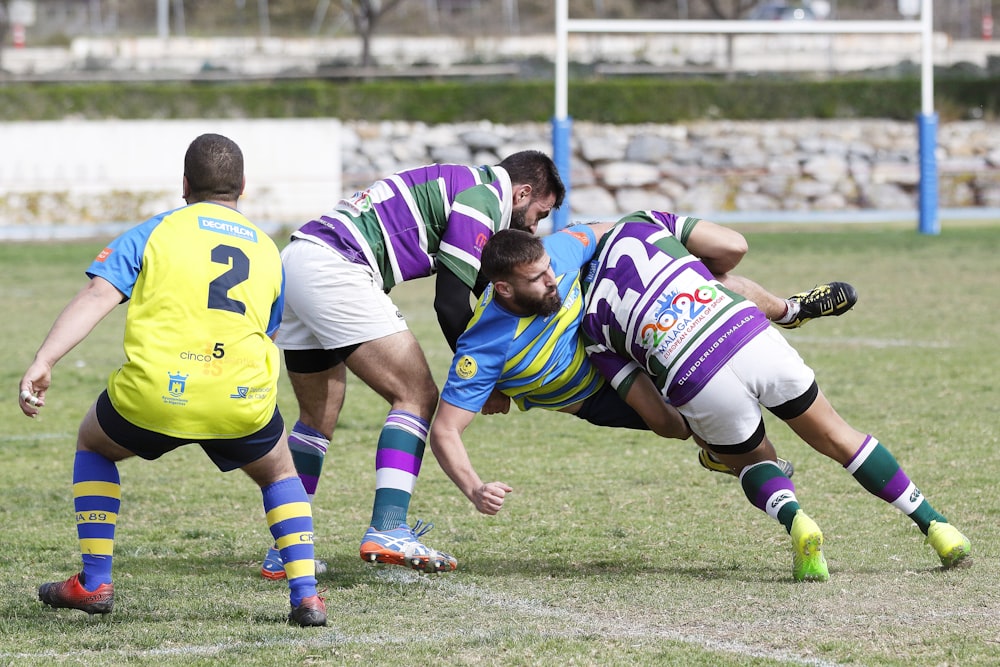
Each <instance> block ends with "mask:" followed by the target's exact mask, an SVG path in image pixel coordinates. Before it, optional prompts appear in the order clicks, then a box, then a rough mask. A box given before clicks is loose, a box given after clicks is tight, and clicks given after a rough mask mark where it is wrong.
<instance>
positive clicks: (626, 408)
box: [576, 382, 649, 431]
mask: <svg viewBox="0 0 1000 667" xmlns="http://www.w3.org/2000/svg"><path fill="white" fill-rule="evenodd" d="M576 416H577V417H579V418H580V419H585V420H586V421H588V422H590V423H591V424H594V425H595V426H610V427H612V428H634V429H637V430H640V431H648V430H649V425H647V424H646V422H644V421H643V420H642V417H640V416H639V413H638V412H636V411H635V410H633V409H632V406H631V405H629V404H628V403H626V402H625V399H623V398H622V397H621V396H619V395H618V392H617V391H615V390H614V388H612V386H611V385H610V384H608V383H607V382H605V383H604V384H602V385H601V388H600V389H598V390H597V393H595V394H591V395H590V396H589V397H588V398H586V399H585V400H584V401H583V405H581V406H580V409H579V410H578V411H577V413H576Z"/></svg>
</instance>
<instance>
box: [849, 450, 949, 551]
mask: <svg viewBox="0 0 1000 667" xmlns="http://www.w3.org/2000/svg"><path fill="white" fill-rule="evenodd" d="M844 468H846V469H847V472H849V473H851V474H852V475H854V479H856V480H857V481H858V484H860V485H861V486H863V487H864V488H865V490H866V491H868V493H871V494H872V495H874V496H878V497H879V498H881V499H882V500H884V501H885V502H887V503H889V504H890V505H892V506H893V507H895V508H896V509H898V510H899V511H900V512H902V513H903V514H905V515H907V516H908V517H910V519H912V520H913V523H915V524H917V527H918V528H920V530H921V532H923V534H924V535H926V534H927V529H928V528H930V525H931V521H939V522H941V523H948V520H947V519H945V518H944V517H943V516H942V515H941V514H940V513H939V512H938V511H937V510H935V509H934V508H933V507H931V504H930V503H929V502H927V499H926V498H924V496H923V494H922V493H920V489H918V488H917V487H916V485H915V484H914V483H913V482H912V481H911V480H910V478H909V476H908V475H907V474H906V473H905V472H904V471H903V469H902V468H901V467H900V465H899V463H898V462H897V461H896V457H894V456H893V455H892V453H891V452H890V451H889V450H888V449H886V448H885V447H884V446H883V445H882V443H880V442H879V441H878V440H876V439H875V437H874V436H871V435H869V436H867V437H866V438H865V441H864V442H863V443H861V446H860V447H859V448H858V451H856V452H855V453H854V456H852V457H851V460H850V461H848V462H847V465H845V466H844Z"/></svg>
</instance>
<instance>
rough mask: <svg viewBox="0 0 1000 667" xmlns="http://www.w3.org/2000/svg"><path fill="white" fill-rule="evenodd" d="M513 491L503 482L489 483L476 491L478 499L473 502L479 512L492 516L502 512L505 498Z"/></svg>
mask: <svg viewBox="0 0 1000 667" xmlns="http://www.w3.org/2000/svg"><path fill="white" fill-rule="evenodd" d="M513 490H514V489H512V488H511V487H509V486H507V485H506V484H504V483H503V482H489V483H488V484H483V485H482V486H481V487H479V488H478V489H477V490H476V497H475V499H474V500H473V501H472V502H473V504H474V505H475V506H476V509H477V510H479V511H480V512H482V513H483V514H489V515H491V516H492V515H494V514H496V513H497V512H499V511H500V509H501V508H502V507H503V501H504V497H506V495H507V494H508V493H510V492H511V491H513Z"/></svg>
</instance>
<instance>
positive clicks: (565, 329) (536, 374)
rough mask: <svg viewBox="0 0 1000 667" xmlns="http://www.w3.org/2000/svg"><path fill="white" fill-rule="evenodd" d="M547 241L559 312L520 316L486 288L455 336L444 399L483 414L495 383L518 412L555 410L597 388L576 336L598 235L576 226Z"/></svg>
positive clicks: (598, 383) (597, 381)
mask: <svg viewBox="0 0 1000 667" xmlns="http://www.w3.org/2000/svg"><path fill="white" fill-rule="evenodd" d="M543 243H544V245H545V250H546V252H547V253H548V255H549V257H550V258H551V260H552V270H553V272H554V273H555V275H556V280H557V282H558V284H559V287H558V289H559V295H560V296H561V297H562V307H561V308H560V309H559V312H557V313H556V314H554V315H551V316H549V317H544V318H543V317H538V316H533V315H529V316H520V315H515V314H514V313H511V312H510V311H508V310H507V309H505V308H504V307H503V306H501V305H500V304H499V303H497V302H496V301H495V300H494V298H493V288H492V285H491V286H490V287H489V288H487V290H486V292H484V293H483V296H482V297H481V298H480V300H479V303H478V304H477V305H476V309H475V313H474V314H473V316H472V320H471V321H470V322H469V326H468V328H467V329H466V330H465V332H464V333H463V334H462V336H461V337H460V338H459V339H458V346H457V348H456V350H455V356H454V358H453V360H452V364H451V368H450V369H449V371H448V380H447V382H446V383H445V385H444V388H443V389H442V391H441V398H442V399H443V400H445V401H447V402H448V403H450V404H452V405H454V406H456V407H460V408H462V409H465V410H469V411H471V412H478V411H479V410H480V409H481V408H482V406H483V404H484V403H485V402H486V399H487V398H488V397H489V395H490V392H491V391H492V390H493V387H494V386H496V387H497V388H498V389H499V390H500V391H502V392H503V393H504V394H506V395H508V396H510V397H511V399H512V400H513V401H514V402H515V403H516V404H517V406H518V407H519V408H520V409H521V410H528V409H530V408H534V407H540V408H546V409H549V410H558V409H559V408H562V407H565V406H567V405H570V404H572V403H576V402H577V401H581V400H583V399H585V398H587V397H588V396H590V395H591V394H593V393H594V392H596V391H597V390H598V388H600V386H601V384H602V383H603V380H602V379H601V376H600V375H599V374H598V373H597V372H596V370H595V369H594V367H593V366H591V364H590V362H589V361H588V360H587V354H586V352H585V350H584V346H583V343H582V341H581V340H580V336H579V335H578V329H579V326H580V321H581V318H582V316H583V309H584V303H583V295H582V293H581V290H580V267H581V266H583V265H584V264H586V263H587V262H589V261H590V259H591V258H592V257H593V255H594V251H595V249H596V246H597V243H596V240H595V237H594V233H593V231H591V230H590V229H589V228H587V227H586V226H580V227H571V228H569V229H566V230H563V231H561V232H557V233H555V234H551V235H550V236H548V237H546V238H545V239H543Z"/></svg>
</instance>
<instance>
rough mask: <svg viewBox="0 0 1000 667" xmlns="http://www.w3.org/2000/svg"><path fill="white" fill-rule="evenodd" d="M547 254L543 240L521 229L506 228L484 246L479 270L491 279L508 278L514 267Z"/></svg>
mask: <svg viewBox="0 0 1000 667" xmlns="http://www.w3.org/2000/svg"><path fill="white" fill-rule="evenodd" d="M544 254H545V246H543V245H542V240H541V239H540V238H538V237H537V236H535V235H534V234H531V233H530V232H525V231H522V230H520V229H504V230H502V231H499V232H497V233H496V234H494V235H493V238H491V239H490V240H489V241H487V243H486V246H485V247H483V257H482V260H481V264H480V269H479V272H480V274H481V275H484V276H486V277H487V278H488V279H489V280H491V281H497V280H507V279H509V278H510V277H511V275H513V273H514V269H516V268H517V267H518V266H521V265H523V264H530V263H532V262H535V261H538V260H539V259H541V257H542V256H543V255H544Z"/></svg>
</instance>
